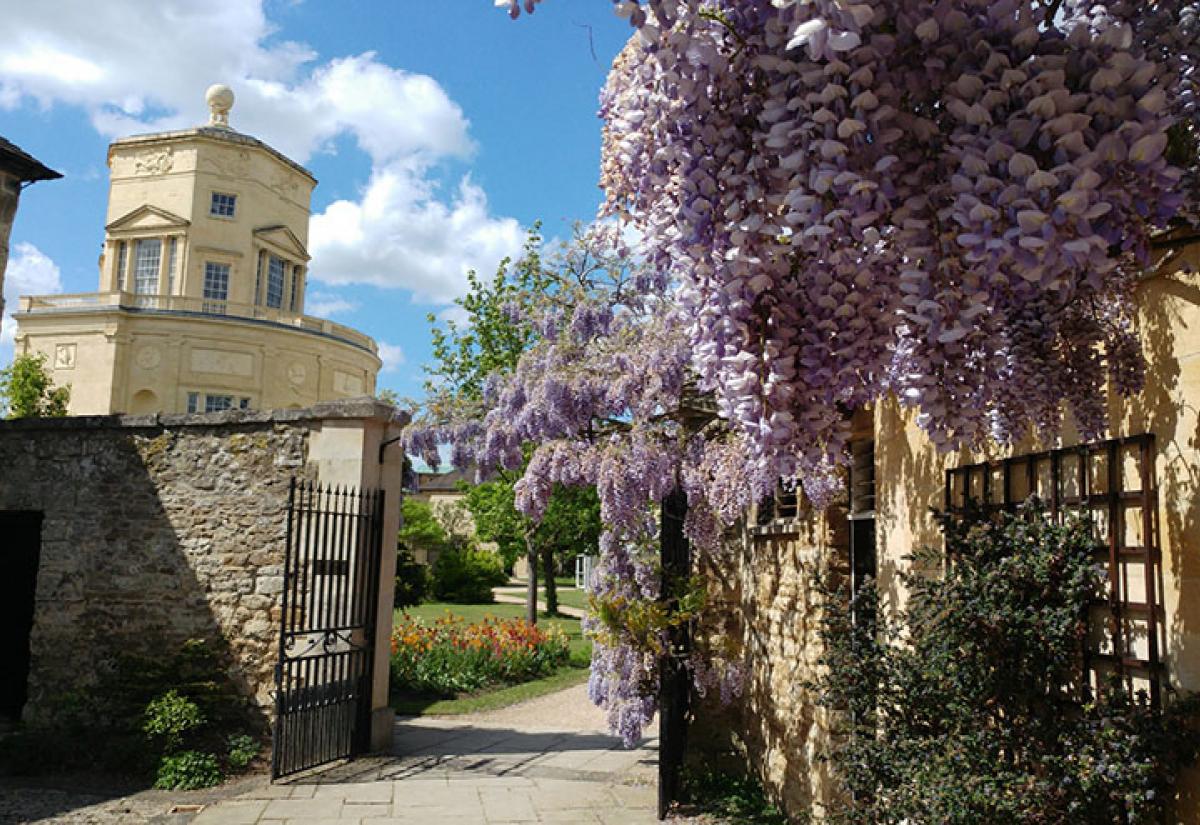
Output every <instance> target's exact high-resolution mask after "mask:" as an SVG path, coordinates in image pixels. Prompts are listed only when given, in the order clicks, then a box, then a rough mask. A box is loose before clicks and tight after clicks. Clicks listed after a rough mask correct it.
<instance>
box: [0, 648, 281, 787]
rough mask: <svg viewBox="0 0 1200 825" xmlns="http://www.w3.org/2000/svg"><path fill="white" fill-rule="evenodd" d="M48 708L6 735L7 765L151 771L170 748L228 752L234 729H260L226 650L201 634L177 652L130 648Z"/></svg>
mask: <svg viewBox="0 0 1200 825" xmlns="http://www.w3.org/2000/svg"><path fill="white" fill-rule="evenodd" d="M155 647H158V648H159V649H160V650H161V649H169V648H167V646H166V644H165V643H164V644H160V645H156V646H155ZM44 710H45V713H44V716H43V718H42V719H40V720H38V721H36V722H32V723H29V724H27V725H23V726H22V727H20V728H18V730H17V731H15V732H14V733H12V734H10V735H9V736H6V737H4V738H3V739H0V772H5V773H11V774H37V773H41V772H46V771H61V770H71V769H85V770H93V769H100V770H104V771H110V772H113V773H117V774H122V775H127V776H145V777H147V778H150V777H153V776H154V775H155V772H156V771H157V770H158V768H159V764H160V760H161V758H162V757H163V755H164V754H166V753H168V752H170V751H174V750H178V749H180V748H187V749H194V750H199V751H204V752H208V753H223V752H224V751H225V744H226V742H227V740H228V738H229V737H230V736H231V735H234V734H248V733H249V734H253V733H260V732H261V731H260V724H261V723H260V720H259V719H258V717H257V716H255V715H254V714H253V713H252V712H251V710H250V708H249V705H248V703H247V701H246V700H245V699H244V698H243V697H242V696H241V695H240V694H239V693H238V692H237V690H236V688H235V687H234V685H233V683H232V681H231V680H230V679H229V677H228V675H227V672H226V657H225V656H224V654H223V652H222V651H221V650H219V649H217V648H214V647H213V646H212V645H211V644H208V643H206V642H203V641H200V640H192V641H188V642H185V643H184V644H183V645H182V646H180V647H179V648H178V649H177V650H176V651H175V653H174V654H167V655H163V654H161V653H160V654H157V655H127V656H123V657H121V658H120V659H118V660H116V661H115V662H113V664H112V666H111V667H109V668H108V669H106V670H104V671H102V672H99V673H97V674H96V681H95V682H94V683H93V684H92V685H90V686H88V687H86V688H79V689H75V690H71V691H68V692H64V693H62V694H59V695H58V696H56V697H53V698H52V699H50V700H49V701H47V702H46V703H45V704H44ZM197 719H198V720H200V721H199V724H196V720H197ZM230 767H231V768H233V766H232V765H230ZM235 770H236V768H235Z"/></svg>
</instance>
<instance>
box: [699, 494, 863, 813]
mask: <svg viewBox="0 0 1200 825" xmlns="http://www.w3.org/2000/svg"><path fill="white" fill-rule="evenodd" d="M844 525H845V512H844V510H843V509H840V508H838V509H831V510H830V512H829V513H827V514H825V515H818V514H811V513H809V514H802V515H801V517H800V518H798V519H793V520H790V521H788V522H786V523H773V524H771V525H768V526H765V527H750V528H747V529H746V530H745V531H744V532H743V534H742V536H741V538H740V541H738V542H737V543H736V545H735V547H734V558H733V559H732V560H730V561H731V563H730V561H727V562H724V563H718V564H712V565H708V566H707V567H708V569H705V570H703V571H702V573H703V574H704V575H705V578H706V580H708V581H709V582H711V583H712V584H711V585H710V590H709V603H708V607H709V609H708V610H706V611H705V612H706V615H707V618H706V620H705V621H706V624H705V625H704V626H703V627H702V628H701V633H700V635H701V637H702V638H703V639H705V640H707V641H708V642H709V643H712V642H713V641H714V640H718V639H719V640H732V641H733V643H734V647H735V651H736V655H738V657H739V659H740V661H741V662H742V664H743V665H744V666H745V668H746V680H745V692H744V694H743V696H742V697H741V699H740V700H739V701H737V702H735V703H733V704H732V705H731V706H729V707H728V708H722V707H720V706H719V704H718V703H717V702H716V701H714V700H712V699H708V700H705V701H704V702H702V703H701V705H700V706H699V707H698V708H697V710H696V720H695V722H694V724H693V726H692V733H691V734H690V735H691V737H692V738H691V742H692V746H693V747H692V751H693V755H697V754H702V755H703V757H702V758H705V759H712V758H714V756H715V755H716V754H719V753H720V752H721V751H725V752H726V754H727V755H730V756H732V757H733V759H734V760H735V761H736V762H738V763H741V764H742V765H744V766H748V767H749V768H750V769H751V770H753V771H754V772H755V773H756V774H757V775H758V777H759V779H760V780H761V781H762V783H763V786H764V787H765V788H766V789H767V790H768V792H769V793H770V794H771V796H772V797H773V798H774V799H775V800H776V801H777V802H778V803H779V804H781V805H782V806H783V808H784V810H786V811H787V813H788V814H789V815H790V816H792V817H793V818H794V819H796V820H797V821H804V820H805V818H807V817H813V818H814V819H818V820H819V819H820V818H821V817H822V815H823V813H824V811H825V809H826V807H827V806H829V805H830V804H832V803H833V802H834V801H835V795H834V788H833V784H832V782H831V781H830V775H829V767H828V765H827V763H825V762H824V761H822V760H821V758H820V755H821V753H822V752H823V751H824V750H825V749H826V747H827V745H828V743H829V740H830V730H831V721H832V720H831V719H830V718H829V715H828V714H827V713H826V712H825V711H824V710H823V709H821V708H819V707H817V705H816V702H815V701H814V697H813V695H812V692H811V690H810V689H809V687H808V685H809V684H810V683H811V681H812V680H813V679H815V678H816V677H817V675H818V673H819V669H818V666H819V660H820V658H821V653H822V651H821V645H820V642H819V636H818V634H819V623H820V617H821V613H820V611H821V604H820V596H819V595H818V593H817V588H816V585H817V583H818V582H819V581H822V580H824V579H825V578H826V577H827V576H831V575H832V576H834V577H838V576H843V575H845V569H846V552H845V550H844V543H845V536H844V533H845V531H844V527H843V526H844ZM701 566H702V567H705V566H706V565H704V563H703V562H702V563H701ZM726 643H727V641H726Z"/></svg>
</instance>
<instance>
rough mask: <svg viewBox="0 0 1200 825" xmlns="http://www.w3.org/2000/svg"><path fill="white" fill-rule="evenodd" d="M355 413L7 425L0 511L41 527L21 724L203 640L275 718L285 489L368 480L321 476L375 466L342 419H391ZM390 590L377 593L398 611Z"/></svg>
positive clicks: (367, 409) (325, 408)
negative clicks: (75, 692)
mask: <svg viewBox="0 0 1200 825" xmlns="http://www.w3.org/2000/svg"><path fill="white" fill-rule="evenodd" d="M355 403H356V402H338V403H336V404H329V405H321V406H319V407H318V408H316V409H315V410H312V409H310V410H295V411H292V410H289V411H277V412H274V413H270V412H261V413H260V412H253V413H250V412H241V411H230V412H224V413H212V414H206V415H192V416H145V417H133V416H104V417H90V418H66V419H44V420H23V421H5V422H0V468H3V470H2V475H0V512H3V511H6V510H7V511H36V512H40V513H42V514H43V522H42V534H41V557H40V566H39V571H38V579H37V591H36V604H35V610H34V623H33V630H32V633H31V637H30V647H31V653H32V663H31V668H30V678H29V683H28V687H29V699H28V702H27V704H26V707H25V715H26V716H27V717H31V716H37V715H38V714H39V713H40V712H42V711H43V710H46V709H48V705H49V702H50V701H51V700H52V699H53V697H54V696H55V694H58V693H61V692H62V691H64V690H68V689H71V688H74V687H80V686H84V685H86V684H88V683H89V682H90V681H92V680H93V679H94V678H95V675H96V674H97V673H98V672H101V671H103V670H104V669H105V668H107V667H109V666H110V665H111V664H112V662H113V661H114V659H115V657H117V656H118V655H120V654H121V653H125V652H136V653H149V654H154V653H157V652H164V653H166V652H169V651H171V650H173V649H175V648H177V647H178V645H179V644H180V643H182V642H183V641H185V640H187V639H192V638H200V639H207V640H210V641H213V642H217V643H219V644H220V645H221V646H222V647H227V649H228V651H229V653H230V654H231V660H232V663H231V669H230V675H231V676H232V678H233V680H234V682H235V684H237V685H238V687H239V689H240V690H241V691H242V692H243V694H244V695H245V696H246V697H247V698H248V699H250V700H251V701H252V702H253V703H254V704H255V705H257V706H258V707H260V708H262V709H263V710H264V711H265V710H266V708H267V706H268V705H269V703H270V701H271V696H270V693H271V691H272V690H273V688H274V681H273V671H274V666H275V660H276V656H277V650H278V640H279V633H278V626H279V620H280V617H281V614H282V608H281V599H282V592H283V561H284V546H285V537H286V530H287V500H288V489H289V480H290V479H291V478H292V477H293V476H302V477H308V478H318V479H321V480H326V481H331V482H336V483H345V482H346V481H352V482H354V483H355V486H358V484H359V483H362V482H360V481H359V479H360V478H362V479H364V480H366V481H370V478H369V474H368V473H366V472H364V471H362V470H358V471H357V472H358V475H354V476H353V477H351V476H349V475H347V477H346V478H341V477H338V478H336V479H335V478H325V476H329V475H330V474H331V473H332V474H335V475H339V476H340V475H346V474H347V472H348V471H349V470H354V468H355V467H362V466H364V461H376V458H377V456H378V454H379V442H380V439H379V437H378V436H376V437H375V440H374V441H373V442H372V443H371V444H369V445H367V446H366V447H363V446H356V445H355V443H354V441H353V439H352V438H350V437H348V436H352V435H353V433H355V432H360V433H361V432H363V431H364V430H363V424H362V421H361V420H360V421H357V422H356V421H351V420H347V419H364V418H370V417H371V416H379V415H380V414H381V412H380V411H381V409H383V410H387V411H388V412H389V414H390V411H391V408H390V407H383V406H382V405H377V404H375V403H374V402H373V401H365V402H358V406H357V407H356V406H355ZM358 407H362V409H359V408H358ZM331 419H332V420H331ZM371 420H378V419H371ZM382 420H383V421H387V420H388V419H387V418H386V417H384V418H383V419H382ZM388 426H390V425H388V424H380V425H379V426H378V427H377V428H376V429H378V430H379V431H380V432H386V431H387V427H388ZM322 439H324V440H323V441H322ZM362 441H363V438H362V437H361V436H360V437H359V438H358V442H359V443H360V444H361V442H362ZM364 457H366V458H364ZM380 466H381V465H379V464H378V463H376V464H375V468H376V474H377V476H378V475H379V472H380V471H379V469H378V468H379V467H380ZM347 468H348V469H347ZM397 482H398V477H397ZM370 486H376V485H375V484H371V485H370ZM389 495H390V493H389ZM393 520H394V519H393ZM388 556H389V554H387V553H385V554H384V561H385V562H386V561H387V560H388ZM385 566H386V564H385ZM382 572H383V573H384V574H386V571H382ZM390 584H391V580H390V579H385V580H384V581H383V582H381V586H382V587H383V588H384V589H386V590H387V593H386V594H385V595H387V596H388V603H389V605H390ZM389 616H390V612H389ZM385 638H386V634H385Z"/></svg>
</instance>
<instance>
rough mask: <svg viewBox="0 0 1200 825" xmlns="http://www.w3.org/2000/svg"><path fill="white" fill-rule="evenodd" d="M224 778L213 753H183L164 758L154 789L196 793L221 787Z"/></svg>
mask: <svg viewBox="0 0 1200 825" xmlns="http://www.w3.org/2000/svg"><path fill="white" fill-rule="evenodd" d="M224 778H225V777H224V776H222V775H221V766H220V765H219V764H217V757H215V756H213V755H212V754H211V753H201V752H200V751H182V752H180V753H173V754H168V755H167V756H164V757H163V758H162V761H161V762H159V764H158V775H157V777H155V780H154V787H156V788H159V789H161V790H167V791H194V790H197V789H199V788H211V787H212V786H213V785H220V784H221V781H222V780H223V779H224Z"/></svg>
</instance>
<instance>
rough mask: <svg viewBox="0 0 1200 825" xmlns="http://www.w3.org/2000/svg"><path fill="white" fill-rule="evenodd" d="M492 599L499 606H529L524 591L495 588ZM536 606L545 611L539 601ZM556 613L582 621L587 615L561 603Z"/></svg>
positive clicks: (585, 612) (544, 605) (544, 604)
mask: <svg viewBox="0 0 1200 825" xmlns="http://www.w3.org/2000/svg"><path fill="white" fill-rule="evenodd" d="M492 598H493V599H495V600H496V601H498V602H500V603H501V604H529V599H528V597H527V596H525V595H524V590H518V589H516V588H512V587H497V588H495V589H494V590H492ZM537 606H538V610H541V611H545V609H546V603H545V602H543V601H540V600H539V601H538V603H537ZM558 612H559V613H561V614H563V615H564V616H573V617H575V618H576V619H582V618H583V617H584V616H586V615H587V611H586V610H580V609H579V608H578V607H571V606H570V605H566V604H562V603H561V602H560V603H559V605H558Z"/></svg>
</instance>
